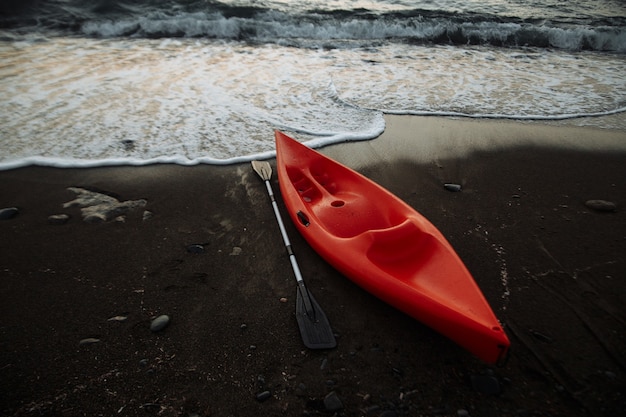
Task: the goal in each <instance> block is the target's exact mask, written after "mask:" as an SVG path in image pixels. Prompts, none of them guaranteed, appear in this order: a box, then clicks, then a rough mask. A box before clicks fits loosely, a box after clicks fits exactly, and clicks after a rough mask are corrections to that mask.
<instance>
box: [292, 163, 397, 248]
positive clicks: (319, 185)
mask: <svg viewBox="0 0 626 417" xmlns="http://www.w3.org/2000/svg"><path fill="white" fill-rule="evenodd" d="M287 175H288V176H289V179H290V182H291V183H292V185H293V187H294V189H295V190H296V191H297V192H298V196H299V197H300V200H301V201H302V203H303V205H304V206H305V207H306V208H307V210H306V211H307V212H308V214H309V221H311V222H312V223H315V224H317V225H318V226H319V227H323V228H324V229H326V231H327V232H328V233H329V234H331V235H333V236H335V237H338V238H352V237H355V236H358V235H361V234H363V233H365V232H368V231H370V230H383V229H389V228H393V227H396V226H398V225H399V224H401V223H402V222H403V221H404V220H406V216H404V215H403V214H402V213H400V212H398V211H397V210H393V208H392V207H389V206H388V205H387V204H384V200H383V199H375V198H372V196H371V195H364V194H362V193H357V192H354V191H350V190H354V189H355V187H350V184H349V183H348V184H347V183H346V181H345V178H342V181H341V183H340V184H338V183H337V182H335V181H333V179H332V176H330V175H329V174H328V173H326V172H322V173H319V172H317V173H316V172H315V171H314V170H303V169H298V168H291V167H290V168H288V169H287Z"/></svg>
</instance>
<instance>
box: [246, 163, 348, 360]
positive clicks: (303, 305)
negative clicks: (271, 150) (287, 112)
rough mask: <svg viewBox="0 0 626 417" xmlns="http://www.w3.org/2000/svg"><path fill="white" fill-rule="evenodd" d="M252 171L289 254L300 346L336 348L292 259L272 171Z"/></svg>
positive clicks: (262, 167)
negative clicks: (263, 189)
mask: <svg viewBox="0 0 626 417" xmlns="http://www.w3.org/2000/svg"><path fill="white" fill-rule="evenodd" d="M252 168H253V169H254V171H256V173H257V174H259V177H261V179H262V180H263V181H264V182H265V186H266V188H267V193H268V194H269V196H270V200H271V201H272V208H273V209H274V215H275V216H276V221H277V222H278V227H279V228H280V233H281V234H282V235H283V242H284V243H285V247H286V248H287V253H288V254H289V260H290V261H291V267H292V268H293V272H294V274H295V276H296V281H297V282H298V292H297V294H296V320H297V321H298V327H299V328H300V335H301V336H302V341H303V342H304V345H305V346H306V347H308V348H309V349H332V348H334V347H335V346H337V342H336V341H335V336H334V334H333V329H332V328H331V327H330V323H329V322H328V318H326V314H324V312H323V311H322V308H321V307H320V306H319V304H317V302H316V301H315V298H313V295H312V294H311V293H310V292H309V290H308V289H307V287H306V285H304V279H303V278H302V274H301V273H300V268H299V267H298V263H297V262H296V256H295V255H294V253H293V250H292V249H291V242H290V241H289V236H287V231H286V230H285V225H284V224H283V220H282V218H281V216H280V211H278V205H277V204H276V199H275V198H274V192H273V191H272V186H271V184H270V178H272V167H271V165H270V164H269V162H262V161H252Z"/></svg>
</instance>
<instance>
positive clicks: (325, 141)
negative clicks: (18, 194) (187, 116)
mask: <svg viewBox="0 0 626 417" xmlns="http://www.w3.org/2000/svg"><path fill="white" fill-rule="evenodd" d="M381 119H382V117H381ZM283 130H286V131H291V132H296V133H306V134H315V135H320V133H319V132H306V131H300V130H299V129H293V128H288V127H285V129H283ZM384 130H385V123H384V119H382V123H379V124H378V125H377V127H376V128H374V129H372V130H371V131H370V132H367V134H362V133H361V134H355V133H340V134H337V133H334V134H333V133H328V135H326V137H321V138H316V139H312V140H309V141H306V142H304V144H305V145H307V146H309V147H311V148H320V147H323V146H328V145H332V144H337V143H342V142H351V141H365V140H371V139H374V138H376V137H378V136H380V135H381V134H382V133H383V131H384ZM321 136H323V134H322V135H321ZM275 157H276V151H274V150H272V151H265V152H258V153H254V154H251V155H246V156H237V157H233V158H225V159H218V158H211V157H208V156H207V157H200V158H194V159H189V158H187V157H184V156H181V155H176V156H160V157H156V158H149V159H140V158H108V159H94V160H85V159H73V158H50V157H42V156H31V157H27V158H22V159H17V160H14V161H7V162H0V171H5V170H11V169H17V168H23V167H28V166H46V167H53V168H96V167H107V166H146V165H156V164H176V165H182V166H194V165H200V164H206V165H233V164H239V163H246V162H250V161H253V160H265V159H272V158H275Z"/></svg>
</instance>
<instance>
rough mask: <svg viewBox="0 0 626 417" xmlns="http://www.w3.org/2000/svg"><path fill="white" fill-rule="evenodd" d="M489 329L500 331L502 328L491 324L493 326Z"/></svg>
mask: <svg viewBox="0 0 626 417" xmlns="http://www.w3.org/2000/svg"><path fill="white" fill-rule="evenodd" d="M491 330H493V331H494V332H500V331H502V329H500V328H499V327H498V326H493V327H492V328H491Z"/></svg>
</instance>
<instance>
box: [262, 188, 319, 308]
mask: <svg viewBox="0 0 626 417" xmlns="http://www.w3.org/2000/svg"><path fill="white" fill-rule="evenodd" d="M264 182H265V187H266V188H267V193H268V194H269V196H270V200H271V201H272V208H273V209H274V215H275V216H276V221H277V222H278V227H279V228H280V234H281V235H282V236H283V242H284V243H285V247H286V248H287V253H288V254H289V261H290V262H291V267H292V268H293V273H294V274H295V276H296V281H297V282H298V288H299V290H300V292H301V295H302V299H303V301H304V306H305V310H306V313H307V315H308V316H309V317H310V318H312V319H314V317H315V309H314V308H313V305H312V304H311V300H310V299H309V292H308V290H307V288H306V286H305V285H304V279H303V278H302V273H300V267H299V266H298V262H297V261H296V255H295V254H294V253H293V249H292V248H291V242H290V241H289V236H288V235H287V230H286V229H285V224H284V223H283V219H282V217H281V215H280V211H279V210H278V204H276V197H274V191H273V190H272V185H271V184H270V182H269V180H264Z"/></svg>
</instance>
